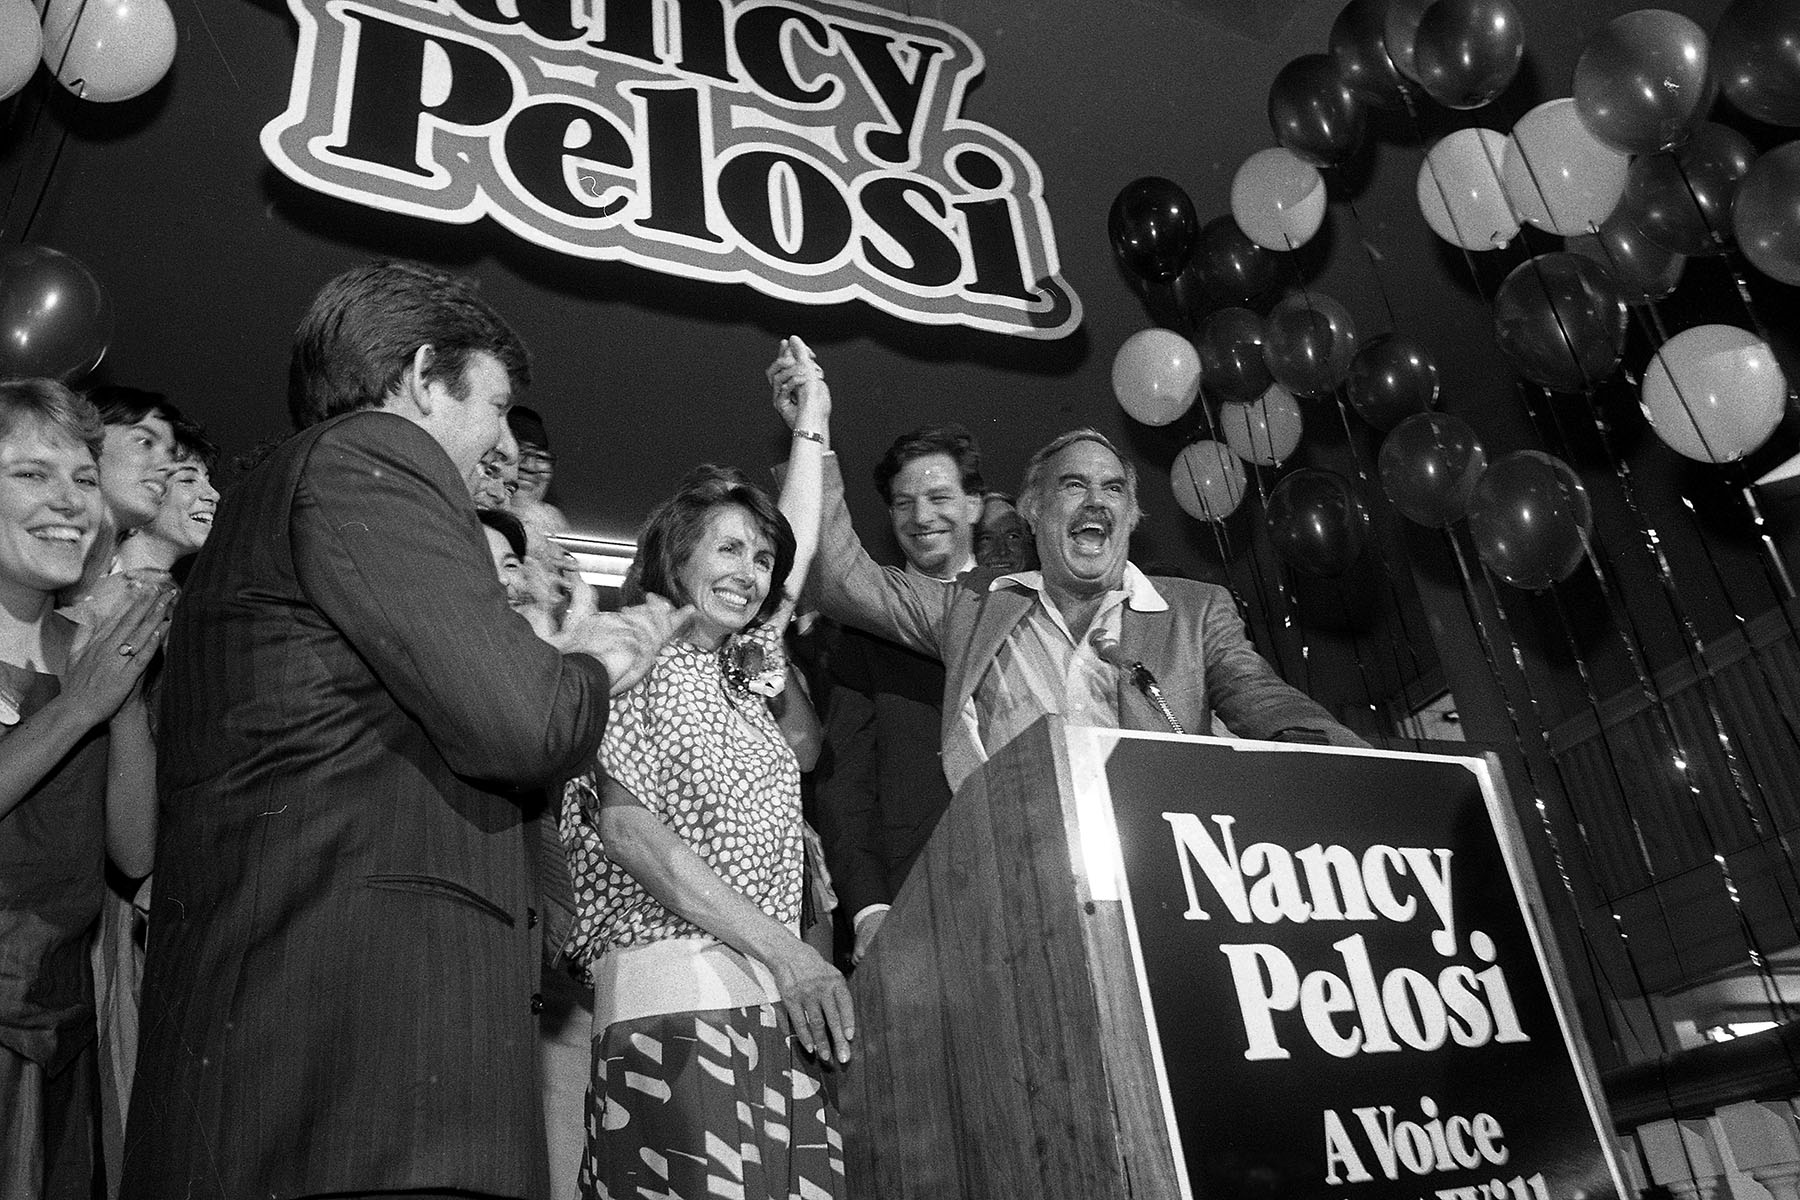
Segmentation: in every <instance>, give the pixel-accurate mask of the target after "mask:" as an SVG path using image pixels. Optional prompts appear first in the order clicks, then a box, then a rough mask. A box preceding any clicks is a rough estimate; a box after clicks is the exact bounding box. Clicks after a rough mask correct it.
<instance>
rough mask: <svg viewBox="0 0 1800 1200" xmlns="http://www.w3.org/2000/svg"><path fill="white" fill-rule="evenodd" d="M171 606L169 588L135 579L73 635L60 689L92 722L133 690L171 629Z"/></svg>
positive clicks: (115, 707) (101, 718)
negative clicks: (72, 642) (88, 623)
mask: <svg viewBox="0 0 1800 1200" xmlns="http://www.w3.org/2000/svg"><path fill="white" fill-rule="evenodd" d="M174 604H175V589H174V588H173V587H171V586H169V585H167V584H164V583H160V582H156V581H154V580H148V579H134V580H131V581H128V582H127V583H126V584H125V585H122V586H121V588H120V590H119V593H118V596H117V597H116V599H115V601H114V602H111V603H109V604H107V605H106V610H105V611H102V612H100V613H98V614H97V616H96V618H95V620H94V622H93V623H92V624H90V625H84V626H82V627H81V629H80V631H79V632H78V633H77V634H76V635H75V641H74V644H73V645H72V646H71V647H70V648H69V663H68V667H67V669H66V670H65V671H64V672H63V676H62V693H63V695H64V696H65V697H67V698H68V700H69V702H70V703H72V704H75V705H78V706H80V708H81V710H82V711H83V712H84V713H85V714H86V716H87V717H88V718H89V719H90V720H91V722H92V723H93V724H95V725H98V724H99V723H100V722H102V721H105V720H107V719H109V718H110V717H111V716H112V715H113V714H114V713H116V712H118V711H119V709H120V708H121V707H122V706H123V705H124V704H125V702H126V700H127V699H129V698H131V697H132V696H133V695H135V694H136V692H137V689H138V687H139V685H140V684H141V683H142V681H143V677H144V668H145V667H147V666H148V665H149V663H150V660H151V659H152V658H153V657H155V655H156V651H157V649H158V648H159V647H160V646H161V645H162V641H163V638H164V637H165V636H166V635H167V634H168V632H169V618H170V615H171V610H172V609H173V607H174Z"/></svg>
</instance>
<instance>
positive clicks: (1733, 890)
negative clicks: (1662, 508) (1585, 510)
mask: <svg viewBox="0 0 1800 1200" xmlns="http://www.w3.org/2000/svg"><path fill="white" fill-rule="evenodd" d="M1588 564H1589V565H1590V566H1591V567H1592V568H1593V569H1594V574H1595V576H1596V577H1598V578H1599V579H1600V580H1601V587H1602V590H1606V584H1605V576H1604V572H1603V571H1602V570H1601V564H1600V562H1599V560H1598V559H1597V558H1595V557H1594V554H1593V552H1592V548H1591V547H1590V550H1589V554H1588ZM1550 592H1551V598H1552V599H1553V601H1554V602H1555V605H1556V613H1557V617H1558V618H1559V619H1560V620H1561V622H1562V627H1563V634H1564V636H1565V638H1566V639H1567V641H1568V644H1569V652H1570V653H1571V654H1572V655H1573V656H1574V657H1575V661H1576V664H1577V666H1578V667H1579V669H1580V673H1581V679H1582V683H1583V685H1584V686H1585V688H1586V690H1587V696H1588V704H1589V708H1590V711H1591V712H1592V713H1593V717H1594V721H1595V724H1596V725H1597V726H1598V731H1599V736H1600V741H1601V743H1602V744H1603V745H1606V744H1608V743H1609V741H1610V738H1609V737H1608V734H1607V723H1606V719H1605V717H1604V716H1603V714H1602V713H1601V710H1600V701H1599V697H1598V695H1597V694H1596V693H1595V690H1594V684H1593V679H1592V676H1591V675H1590V674H1589V673H1588V670H1587V664H1586V661H1585V660H1584V659H1583V658H1582V657H1581V651H1580V648H1579V646H1578V645H1577V643H1576V638H1575V631H1574V629H1573V627H1572V626H1571V625H1570V623H1569V616H1568V611H1567V609H1566V608H1565V607H1564V605H1563V602H1562V597H1561V596H1560V595H1558V594H1557V593H1556V589H1554V588H1551V589H1550ZM1608 603H1609V606H1610V604H1611V599H1610V597H1609V599H1608ZM1615 627H1616V626H1615ZM1619 633H1620V640H1621V643H1622V644H1624V645H1625V649H1626V653H1627V655H1628V656H1630V657H1631V659H1632V662H1633V665H1634V666H1635V667H1636V668H1637V669H1638V671H1639V678H1640V679H1641V680H1646V681H1647V677H1646V676H1644V675H1643V668H1642V661H1641V659H1639V658H1638V656H1637V652H1636V651H1635V649H1633V648H1632V646H1631V645H1630V642H1629V640H1628V639H1626V637H1625V632H1624V630H1623V629H1622V628H1621V629H1620V630H1619ZM1649 687H1651V688H1653V687H1654V684H1650V685H1649ZM1645 697H1646V699H1647V700H1649V701H1651V707H1652V710H1653V711H1654V712H1655V713H1656V715H1657V717H1658V724H1659V726H1660V727H1661V729H1662V732H1663V735H1664V736H1665V737H1667V738H1668V739H1669V745H1670V746H1672V747H1673V748H1674V757H1673V758H1672V760H1671V762H1672V765H1673V766H1674V767H1675V770H1676V773H1677V775H1679V776H1680V777H1681V779H1682V780H1683V781H1684V785H1685V787H1686V789H1687V793H1688V800H1689V811H1690V812H1692V813H1693V814H1694V815H1695V816H1696V817H1698V818H1699V820H1698V822H1697V824H1698V828H1699V833H1700V836H1701V838H1702V840H1703V841H1704V842H1705V844H1706V853H1707V854H1708V856H1709V857H1710V858H1711V859H1712V861H1713V863H1714V865H1716V866H1717V867H1718V868H1719V877H1720V881H1721V882H1722V883H1723V884H1724V887H1725V896H1726V899H1727V900H1728V901H1730V904H1731V911H1732V916H1733V917H1734V918H1735V920H1736V922H1737V926H1738V932H1739V934H1740V935H1741V936H1742V937H1743V939H1744V949H1745V953H1746V954H1748V955H1749V962H1750V965H1751V966H1752V967H1754V968H1756V970H1757V972H1758V973H1759V975H1760V976H1761V979H1762V983H1763V988H1764V998H1765V999H1766V1000H1767V1002H1768V1004H1769V1006H1770V1007H1771V1008H1772V1009H1774V1010H1775V1011H1777V1012H1779V1013H1780V1014H1781V1019H1782V1021H1784V1022H1785V1021H1787V1020H1788V1019H1789V1012H1788V1006H1787V1001H1786V999H1785V998H1784V997H1783V996H1782V995H1781V992H1780V988H1779V986H1778V985H1777V984H1776V982H1775V978H1774V974H1773V969H1772V967H1771V966H1770V964H1769V961H1768V958H1767V956H1766V955H1765V954H1764V952H1763V949H1762V944H1761V941H1760V939H1758V937H1757V936H1756V929H1755V927H1754V926H1752V925H1751V923H1750V919H1749V917H1748V916H1747V915H1746V914H1745V913H1744V905H1743V896H1742V893H1741V892H1740V891H1739V890H1738V885H1737V880H1736V879H1735V878H1734V877H1733V875H1732V872H1731V863H1730V861H1729V860H1728V859H1727V858H1726V856H1725V854H1724V852H1723V851H1722V850H1720V848H1719V842H1718V839H1717V838H1716V837H1715V836H1714V835H1713V829H1712V822H1711V821H1709V820H1708V819H1707V814H1706V809H1705V806H1704V803H1703V801H1704V796H1703V794H1702V792H1701V790H1700V787H1699V784H1698V783H1697V782H1695V772H1694V771H1692V770H1691V767H1692V760H1691V759H1690V758H1689V757H1688V754H1687V751H1686V750H1685V749H1683V748H1682V746H1681V743H1680V739H1679V737H1678V736H1677V735H1676V732H1675V729H1674V726H1673V724H1672V723H1671V722H1670V721H1669V717H1668V712H1667V709H1666V707H1664V705H1663V703H1662V700H1661V697H1660V694H1657V695H1652V694H1651V692H1650V691H1649V690H1646V693H1645ZM1608 754H1609V756H1610V754H1611V750H1610V748H1609V749H1608ZM1621 789H1622V785H1621ZM1620 796H1621V799H1622V800H1623V798H1624V792H1623V790H1621V793H1620ZM1639 836H1640V837H1641V836H1642V834H1641V832H1640V835H1639ZM1677 874H1679V872H1677ZM1670 878H1674V876H1673V875H1671V876H1658V875H1657V874H1656V873H1655V872H1654V871H1652V872H1651V886H1650V891H1651V892H1652V893H1656V894H1658V903H1659V904H1661V896H1660V892H1661V888H1660V887H1659V886H1658V885H1659V884H1660V883H1662V882H1665V881H1666V880H1667V879H1670ZM1671 940H1672V941H1673V934H1672V933H1671Z"/></svg>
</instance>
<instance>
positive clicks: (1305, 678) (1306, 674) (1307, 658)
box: [1247, 463, 1312, 694]
mask: <svg viewBox="0 0 1800 1200" xmlns="http://www.w3.org/2000/svg"><path fill="white" fill-rule="evenodd" d="M1247 465H1248V467H1249V474H1250V475H1251V476H1252V477H1253V478H1254V479H1255V480H1256V499H1257V501H1258V503H1259V504H1261V506H1262V511H1263V513H1264V514H1265V517H1266V515H1267V513H1268V511H1269V493H1268V491H1267V490H1266V489H1265V488H1264V487H1263V477H1262V468H1261V467H1260V466H1258V465H1256V464H1255V463H1250V464H1247ZM1250 555H1251V558H1252V559H1253V560H1254V561H1255V563H1256V571H1257V574H1258V575H1261V574H1263V562H1262V555H1261V554H1259V553H1257V551H1256V542H1255V539H1252V541H1251V546H1250ZM1273 576H1274V580H1275V595H1276V597H1277V599H1278V601H1279V603H1280V606H1281V631H1280V632H1276V630H1275V627H1274V623H1273V622H1272V621H1271V623H1270V632H1271V633H1274V634H1275V636H1276V637H1277V638H1279V639H1280V640H1282V641H1283V642H1285V641H1286V640H1287V638H1286V636H1285V634H1286V632H1287V631H1288V630H1292V631H1293V632H1294V634H1295V635H1297V636H1298V637H1299V639H1300V678H1301V684H1300V690H1301V691H1303V692H1307V693H1309V694H1310V693H1311V692H1312V647H1311V646H1310V645H1308V644H1307V640H1306V624H1305V622H1303V621H1302V620H1301V619H1300V604H1299V602H1298V601H1297V600H1296V599H1295V598H1294V596H1293V594H1292V593H1291V592H1290V591H1289V590H1288V586H1287V577H1286V575H1285V574H1284V573H1283V571H1282V567H1281V563H1280V562H1279V561H1277V562H1276V563H1275V570H1274V572H1273ZM1283 674H1286V672H1285V670H1284V671H1283Z"/></svg>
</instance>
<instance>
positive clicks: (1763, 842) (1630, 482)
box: [1545, 373, 1800, 929]
mask: <svg viewBox="0 0 1800 1200" xmlns="http://www.w3.org/2000/svg"><path fill="white" fill-rule="evenodd" d="M1670 378H1671V380H1673V373H1671V376H1670ZM1676 394H1677V396H1678V397H1679V396H1680V388H1679V386H1677V388H1676ZM1545 399H1546V401H1547V402H1548V401H1549V393H1548V392H1546V393H1545ZM1586 399H1587V404H1588V411H1589V414H1590V416H1591V418H1592V421H1593V425H1594V430H1595V432H1596V433H1598V434H1599V437H1600V444H1601V447H1602V448H1603V449H1604V450H1605V452H1606V455H1607V457H1608V458H1609V459H1610V460H1612V463H1613V470H1614V475H1615V478H1616V479H1617V482H1618V485H1619V492H1620V495H1621V497H1622V498H1623V499H1624V501H1625V507H1626V509H1627V510H1628V511H1629V512H1630V513H1631V516H1632V519H1633V521H1634V523H1635V524H1636V525H1637V528H1638V532H1639V535H1640V537H1641V539H1642V542H1643V547H1644V551H1645V553H1646V554H1647V555H1648V557H1649V559H1650V561H1651V565H1652V566H1653V567H1654V568H1655V570H1656V575H1657V583H1658V590H1659V591H1660V592H1661V594H1662V596H1663V601H1664V603H1665V604H1666V605H1667V607H1668V610H1669V615H1670V616H1671V617H1672V618H1673V619H1674V620H1675V621H1676V623H1677V624H1679V625H1680V627H1681V632H1682V634H1683V646H1684V649H1685V650H1686V652H1687V657H1688V665H1689V666H1690V667H1691V668H1692V670H1693V672H1694V678H1695V689H1696V691H1697V693H1698V695H1699V696H1700V698H1701V699H1703V700H1704V701H1705V703H1706V710H1707V715H1708V717H1709V719H1710V722H1711V725H1712V730H1713V736H1714V737H1715V738H1716V739H1717V741H1718V743H1719V747H1720V751H1721V753H1722V754H1723V755H1724V760H1725V767H1726V772H1727V774H1728V775H1729V777H1730V779H1731V781H1732V785H1733V788H1734V790H1735V791H1736V793H1737V797H1738V801H1739V804H1740V805H1741V806H1742V807H1743V809H1744V815H1745V817H1746V818H1747V819H1748V820H1749V822H1750V827H1751V831H1752V833H1753V834H1754V835H1755V838H1756V841H1757V844H1758V845H1759V846H1761V847H1762V849H1763V853H1764V855H1765V857H1767V858H1771V859H1772V855H1770V851H1769V848H1768V835H1767V833H1766V832H1765V831H1764V828H1763V818H1762V816H1759V815H1758V812H1757V806H1756V803H1755V802H1753V801H1752V799H1751V795H1750V788H1751V787H1754V789H1755V792H1756V796H1757V798H1758V799H1759V800H1760V801H1761V805H1762V809H1763V811H1764V813H1765V814H1766V815H1767V818H1768V822H1769V825H1770V826H1771V827H1773V826H1774V824H1775V814H1774V808H1773V805H1772V804H1771V803H1770V801H1769V797H1768V794H1767V792H1766V791H1765V790H1764V788H1763V786H1762V783H1761V780H1760V779H1758V778H1757V777H1756V773H1755V770H1754V768H1753V767H1751V766H1749V764H1747V763H1746V762H1745V761H1744V760H1743V759H1742V758H1741V757H1740V755H1739V753H1738V751H1737V748H1736V746H1735V744H1734V743H1733V741H1732V738H1731V734H1730V731H1729V730H1728V729H1727V723H1726V721H1725V718H1724V716H1723V714H1721V713H1720V711H1719V706H1718V700H1717V695H1716V688H1717V681H1716V677H1715V674H1714V672H1713V671H1712V669H1711V667H1710V666H1709V665H1708V663H1707V661H1706V643H1705V642H1704V640H1703V639H1702V638H1701V636H1700V633H1699V630H1698V629H1697V628H1696V627H1695V625H1694V621H1693V618H1692V617H1691V616H1690V615H1689V613H1688V611H1687V607H1686V605H1685V604H1683V602H1682V599H1681V595H1680V589H1679V588H1678V587H1677V586H1676V582H1675V574H1674V571H1673V569H1672V568H1671V567H1670V565H1669V559H1668V555H1667V554H1666V553H1665V552H1664V551H1663V548H1662V538H1661V537H1660V536H1659V535H1658V533H1657V531H1656V528H1655V527H1654V526H1653V525H1652V524H1651V522H1650V520H1649V518H1648V516H1647V515H1646V514H1645V512H1644V509H1643V506H1642V504H1641V503H1640V502H1639V498H1638V494H1637V485H1636V481H1635V477H1634V476H1633V473H1632V470H1631V464H1630V463H1629V462H1628V461H1627V460H1626V458H1625V457H1624V456H1623V455H1622V454H1621V453H1620V452H1619V450H1618V447H1617V446H1616V445H1615V444H1614V441H1613V436H1612V427H1611V424H1610V422H1608V421H1607V419H1606V413H1605V410H1604V409H1603V408H1602V407H1601V406H1600V404H1599V402H1598V400H1597V399H1596V398H1595V396H1594V393H1593V390H1592V389H1591V388H1590V389H1589V390H1588V392H1587V396H1586ZM1681 400H1682V404H1683V406H1684V408H1686V407H1688V406H1687V401H1686V399H1685V397H1682V398H1681ZM1552 411H1553V412H1554V411H1555V408H1554V406H1552ZM1688 413H1689V419H1690V420H1693V416H1692V409H1691V408H1688ZM1694 427H1695V429H1696V430H1698V429H1699V428H1700V426H1699V422H1698V421H1694ZM1703 441H1704V437H1703ZM1566 444H1567V442H1566V435H1565V445H1566ZM1706 449H1707V454H1708V456H1709V457H1711V456H1712V455H1713V451H1712V448H1711V447H1710V446H1707V448H1706ZM1684 503H1685V497H1684ZM1688 515H1689V518H1690V528H1691V532H1692V533H1693V534H1694V537H1695V539H1696V540H1697V541H1699V542H1701V543H1702V544H1703V545H1704V543H1705V541H1706V538H1705V531H1704V530H1702V529H1700V527H1699V523H1698V520H1697V519H1695V518H1694V514H1693V512H1692V510H1691V509H1690V510H1689V513H1688ZM1706 553H1707V556H1708V559H1709V560H1710V559H1711V550H1710V549H1708V550H1707V551H1706ZM1594 565H1595V574H1596V576H1597V577H1598V579H1599V582H1600V587H1601V591H1602V594H1603V595H1604V596H1605V598H1606V600H1607V604H1608V607H1609V608H1610V609H1612V610H1613V611H1614V614H1615V618H1616V617H1617V616H1619V615H1620V614H1622V615H1623V617H1624V619H1625V622H1626V623H1628V624H1629V626H1630V629H1631V637H1632V639H1634V640H1635V642H1636V647H1635V648H1634V647H1633V646H1632V645H1631V644H1630V642H1627V643H1626V650H1627V653H1628V654H1631V655H1632V665H1633V666H1634V667H1635V668H1636V670H1637V672H1638V676H1639V680H1640V686H1641V687H1642V689H1643V692H1644V696H1645V699H1646V700H1647V701H1649V702H1651V703H1653V704H1655V705H1657V706H1658V709H1657V711H1658V716H1659V717H1660V718H1661V722H1660V723H1661V725H1662V726H1663V727H1664V729H1665V730H1666V732H1667V733H1668V735H1669V738H1670V744H1671V745H1672V746H1674V747H1675V753H1676V755H1677V759H1678V761H1679V762H1687V761H1689V760H1688V756H1687V752H1686V751H1685V749H1683V748H1682V747H1681V745H1680V744H1679V741H1678V739H1677V738H1676V735H1675V730H1674V725H1673V721H1672V719H1671V718H1670V717H1669V715H1668V702H1667V699H1666V698H1665V697H1664V695H1663V693H1662V689H1661V687H1660V685H1659V684H1656V682H1655V675H1654V673H1653V672H1651V671H1649V670H1648V666H1647V663H1646V662H1645V661H1644V659H1643V656H1642V653H1641V648H1642V646H1643V644H1644V637H1643V632H1642V629H1641V628H1640V626H1639V625H1638V622H1637V616H1636V614H1635V613H1634V612H1633V610H1632V608H1631V605H1630V603H1629V602H1628V601H1627V600H1625V599H1624V597H1623V596H1620V595H1618V594H1617V592H1616V589H1614V588H1612V587H1611V586H1610V584H1609V582H1608V577H1607V575H1606V573H1605V572H1603V571H1601V570H1600V560H1599V559H1597V558H1596V559H1595V560H1594ZM1713 571H1714V579H1715V582H1716V583H1717V585H1718V586H1719V587H1720V589H1721V590H1722V591H1724V592H1725V596H1726V600H1727V604H1728V607H1730V608H1732V609H1733V610H1734V611H1736V610H1737V607H1738V606H1737V604H1736V602H1735V600H1733V599H1732V598H1731V596H1730V593H1729V591H1728V590H1726V585H1725V580H1724V577H1723V576H1722V574H1720V573H1719V571H1718V567H1717V564H1716V563H1714V566H1713ZM1738 620H1739V622H1740V624H1741V623H1742V621H1743V617H1742V614H1741V613H1739V615H1738ZM1619 631H1620V637H1621V640H1624V638H1625V626H1624V625H1620V626H1619ZM1745 642H1746V644H1747V645H1749V646H1750V653H1751V654H1752V656H1753V657H1754V658H1755V659H1756V661H1757V662H1758V664H1759V666H1763V667H1764V670H1763V683H1764V686H1765V688H1767V689H1768V691H1769V699H1770V701H1771V702H1772V703H1774V704H1775V705H1776V709H1777V711H1780V710H1781V707H1782V706H1781V704H1780V702H1779V698H1778V696H1777V694H1776V692H1775V689H1774V687H1773V686H1772V685H1771V684H1770V683H1769V679H1768V674H1767V670H1766V665H1765V664H1762V660H1761V656H1760V653H1759V652H1758V651H1757V649H1756V647H1755V644H1754V642H1752V641H1751V639H1750V638H1749V634H1748V629H1747V627H1746V628H1745ZM1652 692H1654V694H1652ZM1784 719H1786V718H1785V716H1784ZM1788 730H1789V733H1790V735H1792V736H1795V739H1796V742H1797V744H1800V733H1797V731H1796V730H1795V727H1794V725H1793V724H1792V722H1791V721H1789V724H1788ZM1746 772H1748V776H1749V779H1748V783H1746ZM1693 777H1694V776H1693V775H1690V776H1689V778H1690V779H1692V778H1693ZM1695 796H1696V799H1698V796H1699V792H1698V787H1697V786H1696V787H1695ZM1780 844H1781V849H1782V852H1783V854H1784V855H1785V857H1786V867H1787V872H1788V877H1789V878H1790V879H1795V880H1796V881H1797V882H1800V875H1797V874H1796V871H1795V863H1794V856H1793V850H1792V848H1791V847H1790V846H1789V845H1788V842H1787V839H1786V837H1785V836H1783V837H1781V839H1780ZM1770 865H1771V867H1773V866H1774V863H1773V862H1772V861H1771V862H1770ZM1777 890H1778V891H1780V893H1781V898H1782V907H1783V908H1784V909H1786V910H1787V916H1788V921H1789V923H1790V924H1794V923H1795V918H1794V912H1793V909H1792V907H1791V906H1790V905H1789V902H1788V898H1787V893H1786V891H1785V890H1782V889H1779V888H1778V889H1777ZM1795 927H1796V929H1800V925H1796V926H1795Z"/></svg>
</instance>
